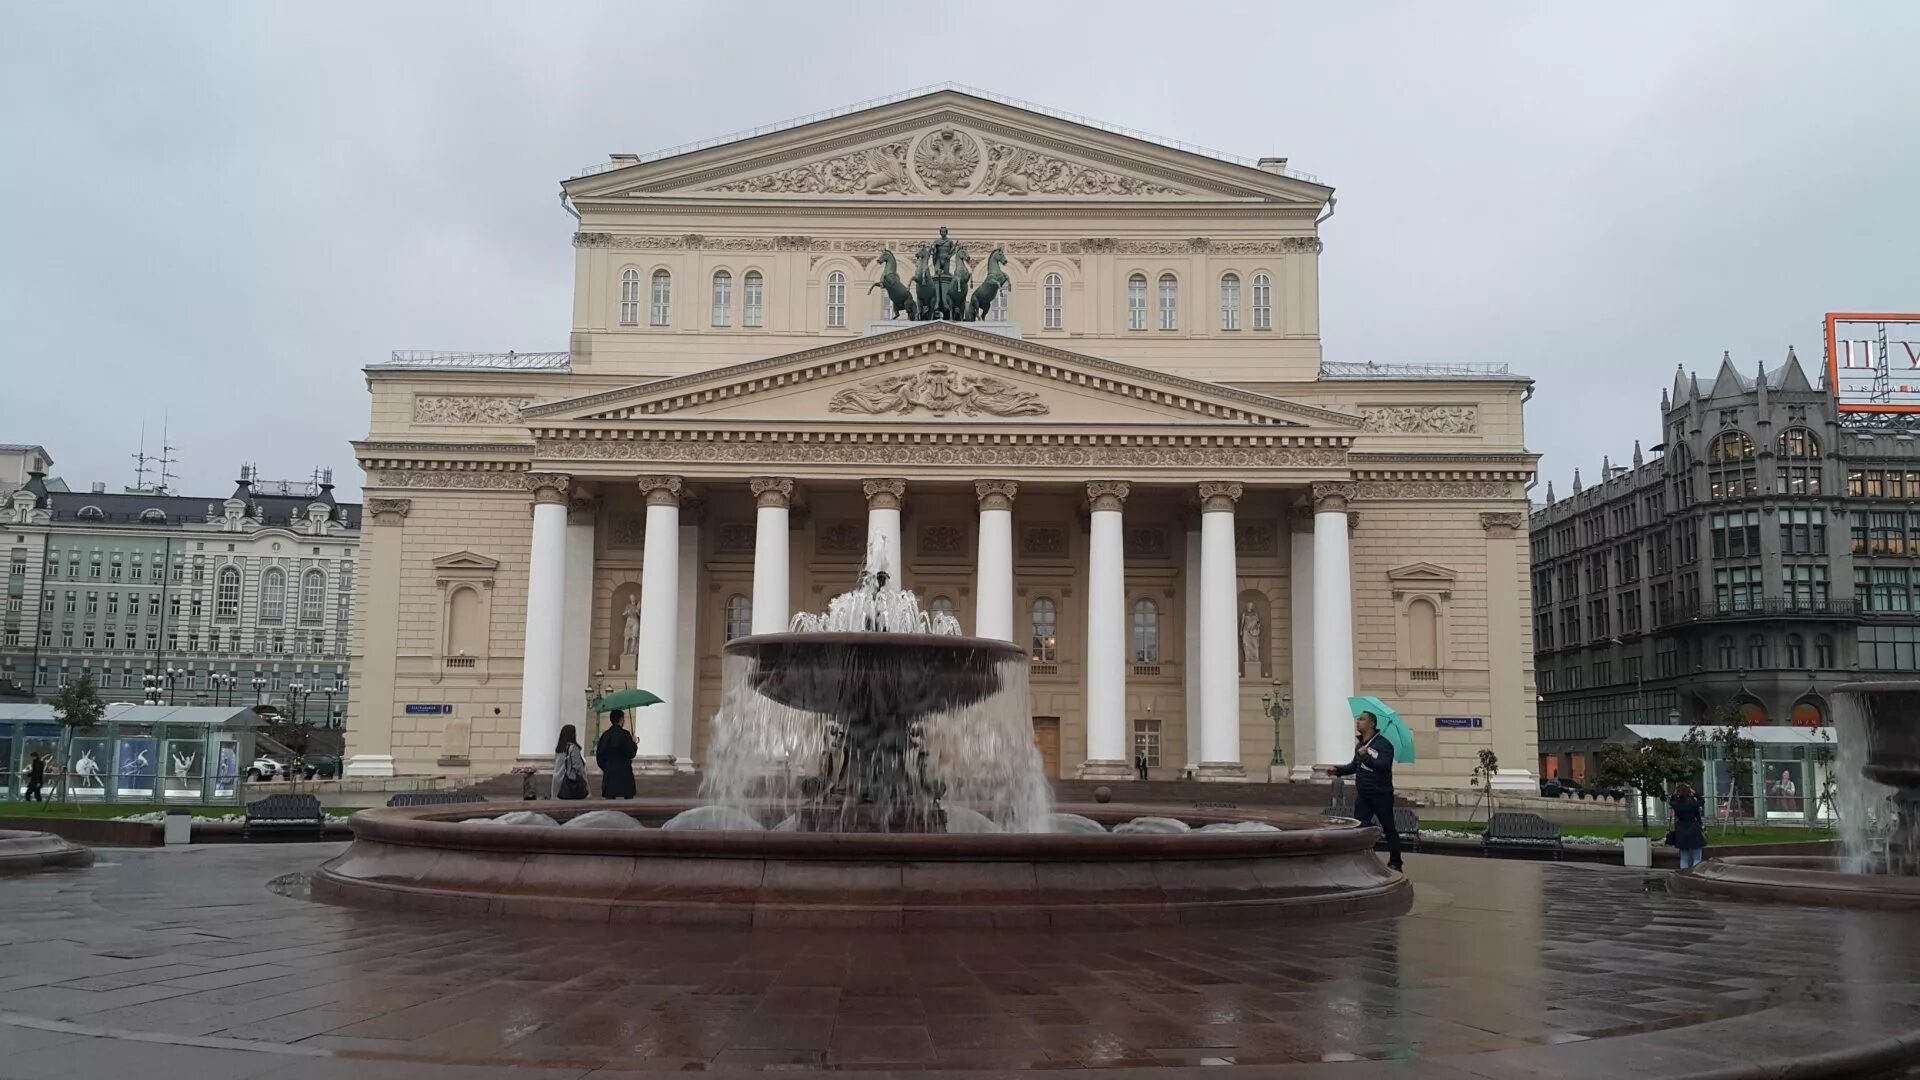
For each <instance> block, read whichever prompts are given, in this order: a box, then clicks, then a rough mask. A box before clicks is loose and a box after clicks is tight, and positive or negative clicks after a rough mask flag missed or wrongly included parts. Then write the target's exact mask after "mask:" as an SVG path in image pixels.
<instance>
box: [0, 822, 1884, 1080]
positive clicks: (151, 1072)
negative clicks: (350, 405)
mask: <svg viewBox="0 0 1920 1080" xmlns="http://www.w3.org/2000/svg"><path fill="white" fill-rule="evenodd" d="M339 850H341V847H340V845H331V844H330V845H283V846H205V847H190V848H180V849H166V850H155V851H109V850H103V851H102V852H101V853H100V854H101V859H100V863H99V864H98V865H96V866H95V867H93V868H92V869H91V870H82V871H59V872H50V873H44V874H40V875H35V876H27V877H20V878H14V879H10V880H0V904H4V909H5V911H6V913H7V918H6V921H5V924H4V928H3V929H0V940H3V941H4V948H0V1076H4V1077H6V1078H9V1080H38V1078H55V1077H81V1076H84V1077H89V1078H97V1077H101V1076H110V1075H117V1074H120V1073H125V1072H130V1071H131V1072H134V1073H136V1074H138V1075H140V1076H142V1077H143V1078H150V1080H162V1078H167V1077H175V1076H178V1077H195V1078H200V1080H240V1078H243V1077H252V1076H272V1077H274V1078H276V1080H304V1078H309V1077H336V1076H339V1077H352V1078H354V1080H388V1078H396V1080H397V1078H405V1077H421V1078H426V1077H436V1078H437V1077H446V1078H449V1080H450V1078H452V1077H455V1076H459V1077H474V1076H480V1077H488V1076H499V1077H502V1078H511V1080H535V1078H546V1077H555V1078H568V1077H581V1076H589V1075H591V1076H593V1077H595V1078H598V1080H613V1078H616V1077H632V1078H634V1080H637V1078H638V1077H640V1076H643V1075H646V1074H647V1073H649V1072H654V1071H659V1070H699V1071H703V1072H705V1073H707V1074H708V1075H722V1076H726V1075H735V1074H739V1075H748V1074H765V1073H770V1072H771V1071H773V1070H776V1069H779V1070H783V1071H784V1070H787V1069H796V1068H798V1069H804V1068H808V1067H812V1068H823V1069H838V1070H843V1071H849V1072H856V1071H857V1072H860V1073H861V1074H862V1075H867V1076H874V1075H890V1074H894V1073H913V1072H920V1071H929V1072H937V1074H938V1075H940V1076H942V1077H947V1078H952V1080H958V1078H961V1077H967V1076H973V1075H1004V1074H1005V1073H1007V1072H1011V1071H1020V1070H1029V1069H1062V1068H1074V1067H1101V1068H1103V1069H1104V1070H1107V1071H1106V1072H1104V1073H1103V1075H1106V1076H1112V1077H1127V1076H1136V1075H1137V1076H1153V1077H1161V1078H1164V1077H1167V1076H1168V1075H1169V1070H1171V1069H1179V1068H1182V1067H1192V1068H1194V1069H1195V1071H1200V1067H1202V1066H1213V1067H1214V1068H1208V1069H1206V1070H1205V1071H1206V1072H1207V1073H1208V1074H1209V1075H1217V1074H1219V1072H1220V1071H1221V1069H1222V1068H1224V1069H1225V1071H1226V1072H1227V1073H1229V1074H1233V1073H1242V1072H1244V1073H1248V1074H1253V1073H1257V1074H1258V1075H1261V1076H1293V1075H1296V1074H1297V1075H1300V1076H1314V1077H1319V1076H1323V1075H1324V1076H1334V1077H1354V1078H1361V1077H1367V1076H1371V1075H1374V1074H1376V1073H1383V1074H1390V1075H1403V1076H1419V1077H1434V1078H1439V1080H1448V1078H1459V1077H1491V1078H1504V1077H1521V1076H1584V1075H1595V1076H1598V1075H1615V1076H1619V1075H1661V1076H1681V1075H1695V1074H1699V1075H1710V1074H1712V1075H1729V1076H1730V1075H1740V1074H1739V1073H1737V1072H1728V1071H1726V1069H1727V1067H1728V1066H1733V1067H1735V1068H1736V1069H1737V1068H1738V1067H1742V1066H1744V1067H1748V1068H1751V1069H1755V1070H1759V1071H1754V1072H1753V1073H1752V1074H1753V1075H1765V1072H1764V1069H1765V1068H1769V1067H1771V1066H1770V1065H1769V1064H1768V1063H1769V1062H1775V1063H1777V1062H1778V1061H1781V1060H1784V1059H1785V1058H1786V1057H1789V1056H1804V1055H1812V1054H1820V1053H1833V1052H1842V1053H1845V1052H1852V1051H1857V1050H1859V1049H1860V1048H1863V1047H1869V1046H1873V1045H1876V1044H1880V1045H1881V1050H1882V1051H1883V1052H1885V1053H1892V1052H1893V1049H1894V1047H1893V1046H1892V1044H1890V1043H1888V1040H1890V1039H1894V1040H1897V1039H1899V1038H1901V1037H1903V1036H1904V1037H1906V1038H1909V1039H1911V1038H1913V1036H1912V1034H1911V1033H1913V1032H1914V1031H1916V1030H1920V920H1911V919H1902V918H1900V917H1897V916H1889V915H1878V914H1874V913H1866V912H1837V911H1821V910H1813V909H1805V908H1789V907H1762V906H1748V905H1736V904H1724V903H1723V904H1713V905H1709V904H1705V903H1700V902H1695V901H1690V900H1683V899H1680V898H1677V897H1670V896H1668V895H1667V894H1666V893H1665V891H1664V890H1663V889H1661V888H1659V887H1658V885H1657V884H1656V885H1654V886H1652V887H1651V888H1650V887H1649V886H1648V883H1647V879H1643V878H1642V876H1641V875H1639V874H1633V873H1627V872H1624V871H1620V870H1614V869H1605V868H1593V867H1574V866H1564V865H1549V864H1536V863H1525V862H1509V861H1483V860H1475V859H1466V858H1444V857H1437V856H1429V857H1425V858H1421V857H1410V858H1409V860H1408V865H1409V869H1410V870H1411V872H1412V876H1413V878H1414V880H1415V882H1416V885H1417V888H1418V897H1419V898H1418V900H1417V902H1416V905H1415V908H1414V911H1413V912H1412V913H1411V914H1409V915H1407V916H1405V917H1402V918H1400V919H1397V920H1392V919H1389V920H1378V921H1356V922H1346V923H1332V924H1325V925H1313V926H1306V927H1302V926H1290V927H1277V928H1274V929H1271V930H1267V929H1262V928H1258V927H1252V928H1249V927H1234V928H1222V929H1219V930H1195V929H1181V930H1167V929H1152V930H1140V931H1135V932H1120V933H1113V932H1100V933H1079V934H1062V933H1051V934H1024V933H1007V932H999V933H941V934H915V935H893V934H875V933H859V934H852V933H839V932H832V931H817V930H815V931H772V932H769V931H762V932H759V933H745V932H718V931H688V930H677V929H676V930H667V929H646V928H633V929H626V928H622V929H620V930H618V931H617V932H610V931H608V930H606V929H605V928H599V929H596V928H593V927H583V926H567V925H551V924H527V923H514V922H511V921H504V920H484V921H471V920H455V919H451V918H434V917H426V916H419V915H410V914H403V913H389V912H369V911H357V910H349V909H341V908H334V907H329V906H325V905H321V904H316V903H313V902H311V901H309V900H307V899H305V898H304V895H303V880H304V879H303V875H304V873H305V872H307V871H310V870H311V869H312V868H314V867H315V866H317V865H318V864H319V863H320V862H321V861H322V860H323V859H325V858H327V857H330V856H331V855H333V854H335V853H337V852H338V851H339ZM1915 1048H1917V1049H1920V1046H1916V1047H1915ZM456 1066H457V1067H456ZM1249 1067H1257V1068H1249ZM1875 1067H1879V1066H1875ZM1864 1068H1865V1066H1863V1065H1861V1064H1860V1063H1859V1062H1852V1063H1850V1064H1847V1065H1846V1067H1845V1068H1842V1069H1841V1070H1840V1071H1838V1072H1835V1073H1833V1075H1862V1072H1861V1071H1860V1070H1862V1069H1864ZM1715 1069H1720V1070H1722V1071H1721V1072H1720V1073H1718V1074H1715V1073H1714V1072H1713V1070H1715ZM1848 1070H1852V1071H1848Z"/></svg>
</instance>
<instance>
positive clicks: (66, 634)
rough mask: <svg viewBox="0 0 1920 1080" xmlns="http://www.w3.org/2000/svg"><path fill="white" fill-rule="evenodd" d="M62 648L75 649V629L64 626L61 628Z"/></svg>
mask: <svg viewBox="0 0 1920 1080" xmlns="http://www.w3.org/2000/svg"><path fill="white" fill-rule="evenodd" d="M60 647H61V648H63V649H71V648H73V627H71V626H63V627H61V628H60Z"/></svg>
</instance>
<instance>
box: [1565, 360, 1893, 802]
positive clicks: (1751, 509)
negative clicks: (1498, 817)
mask: <svg viewBox="0 0 1920 1080" xmlns="http://www.w3.org/2000/svg"><path fill="white" fill-rule="evenodd" d="M1660 417H1661V433H1660V441H1658V442H1657V443H1655V444H1654V445H1653V446H1651V447H1650V448H1649V450H1647V451H1643V450H1642V449H1641V446H1640V444H1639V442H1637V441H1636V442H1635V443H1634V448H1633V455H1632V458H1631V462H1630V464H1624V465H1614V464H1613V463H1612V462H1611V461H1605V460H1603V462H1602V464H1601V470H1600V474H1599V476H1598V477H1597V478H1596V480H1595V482H1594V483H1592V484H1584V483H1582V480H1581V475H1580V473H1579V472H1578V471H1576V472H1575V473H1574V477H1573V491H1572V493H1571V494H1570V495H1568V496H1566V497H1564V498H1560V497H1556V496H1555V494H1554V491H1553V485H1552V484H1551V483H1549V484H1548V486H1547V502H1546V505H1545V507H1544V508H1541V509H1537V510H1535V511H1534V513H1533V515H1532V524H1531V529H1530V539H1531V545H1532V551H1531V561H1532V566H1533V640H1534V650H1535V664H1536V670H1537V678H1538V682H1539V694H1540V754H1541V769H1542V775H1543V776H1571V777H1573V778H1576V779H1579V778H1582V777H1584V776H1585V775H1586V773H1587V771H1588V769H1589V768H1590V767H1591V766H1592V764H1593V753H1594V751H1596V750H1597V749H1598V748H1599V746H1600V745H1601V744H1602V743H1604V742H1605V741H1606V740H1607V739H1608V738H1609V737H1610V736H1612V735H1613V734H1614V733H1616V732H1617V731H1618V730H1619V729H1620V727H1622V726H1623V725H1626V724H1689V725H1690V724H1693V723H1695V722H1696V721H1710V720H1711V719H1712V718H1713V717H1715V716H1716V715H1720V714H1721V711H1722V710H1723V709H1728V708H1731V709H1735V710H1738V712H1739V713H1740V714H1741V715H1742V717H1743V719H1745V720H1746V721H1747V722H1748V723H1752V724H1791V725H1799V726H1805V727H1813V726H1819V725H1822V724H1825V723H1827V722H1828V721H1829V719H1830V717H1831V711H1830V709H1831V699H1830V693H1831V691H1832V689H1833V687H1834V686H1835V685H1837V684H1839V683H1843V682H1847V681H1850V680H1853V679H1856V678H1864V677H1873V678H1903V677H1909V678H1910V677H1920V662H1917V659H1920V658H1917V657H1916V641H1920V443H1917V442H1916V441H1915V438H1914V436H1913V435H1912V434H1911V433H1908V432H1906V431H1901V430H1897V429H1881V430H1873V429H1867V428H1862V427H1856V426H1853V424H1852V423H1851V420H1852V418H1850V417H1846V416H1843V414H1842V413H1841V411H1840V410H1839V409H1838V408H1837V407H1836V403H1835V399H1834V396H1833V395H1832V394H1831V393H1830V392H1829V391H1828V389H1827V388H1826V385H1825V379H1824V378H1822V379H1821V380H1820V381H1819V382H1818V383H1816V382H1815V381H1813V380H1810V379H1809V378H1808V377H1807V374H1806V371H1805V370H1804V369H1803V368H1802V367H1801V365H1800V361H1799V360H1798V358H1796V357H1795V356H1794V354H1793V352H1792V351H1791V350H1789V351H1788V353H1787V357H1786V359H1785V361H1784V362H1783V363H1782V364H1781V365H1780V366H1779V367H1777V368H1774V369H1773V370H1766V369H1765V368H1764V367H1758V368H1755V369H1753V370H1751V371H1749V372H1747V373H1744V374H1743V373H1742V372H1740V371H1738V370H1736V368H1735V366H1734V363H1733V360H1732V358H1731V357H1723V358H1722V360H1721V363H1720V368H1719V371H1718V372H1716V373H1715V374H1714V376H1713V378H1712V379H1711V380H1709V381H1706V382H1704V383H1703V382H1702V381H1701V379H1700V378H1699V376H1698V375H1696V374H1689V373H1687V372H1686V371H1685V369H1684V368H1683V369H1682V370H1680V371H1679V372H1678V373H1677V374H1676V375H1675V376H1674V381H1673V386H1672V387H1671V388H1670V389H1669V390H1665V391H1662V393H1661V396H1660Z"/></svg>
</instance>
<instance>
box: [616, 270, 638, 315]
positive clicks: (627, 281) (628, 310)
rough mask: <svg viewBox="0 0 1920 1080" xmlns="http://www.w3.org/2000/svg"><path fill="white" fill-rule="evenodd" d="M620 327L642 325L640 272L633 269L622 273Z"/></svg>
mask: <svg viewBox="0 0 1920 1080" xmlns="http://www.w3.org/2000/svg"><path fill="white" fill-rule="evenodd" d="M620 325H621V326H638V325H640V271H638V270H635V269H633V268H632V267H628V268H627V269H626V270H623V271H621V273H620Z"/></svg>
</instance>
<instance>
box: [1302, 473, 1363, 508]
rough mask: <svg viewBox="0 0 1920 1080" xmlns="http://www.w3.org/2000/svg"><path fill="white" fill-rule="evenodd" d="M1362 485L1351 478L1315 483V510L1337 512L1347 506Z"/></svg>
mask: <svg viewBox="0 0 1920 1080" xmlns="http://www.w3.org/2000/svg"><path fill="white" fill-rule="evenodd" d="M1359 490H1360V485H1359V484H1356V483H1354V482H1353V481H1351V480H1322V481H1320V482H1318V483H1316V484H1314V485H1313V512H1314V513H1316V514H1337V513H1339V512H1341V511H1343V510H1345V509H1346V508H1347V504H1348V503H1349V502H1352V501H1353V497H1354V495H1355V494H1357V493H1358V492H1359Z"/></svg>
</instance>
